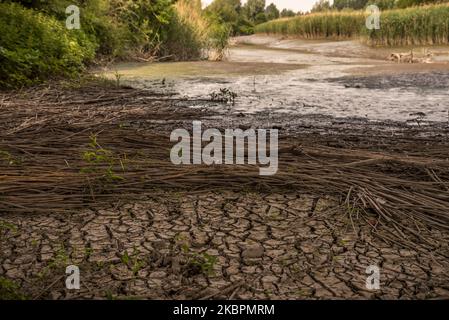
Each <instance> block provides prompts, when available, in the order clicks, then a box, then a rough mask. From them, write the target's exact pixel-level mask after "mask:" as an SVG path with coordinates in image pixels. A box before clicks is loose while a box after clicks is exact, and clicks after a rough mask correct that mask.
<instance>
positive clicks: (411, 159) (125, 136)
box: [0, 86, 449, 248]
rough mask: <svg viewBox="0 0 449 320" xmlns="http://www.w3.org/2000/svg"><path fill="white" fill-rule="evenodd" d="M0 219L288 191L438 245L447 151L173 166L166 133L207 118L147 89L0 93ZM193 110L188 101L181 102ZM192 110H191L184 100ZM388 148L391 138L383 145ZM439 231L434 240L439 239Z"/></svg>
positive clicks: (292, 141)
mask: <svg viewBox="0 0 449 320" xmlns="http://www.w3.org/2000/svg"><path fill="white" fill-rule="evenodd" d="M0 102H1V103H0V119H1V120H0V127H1V129H2V130H1V133H0V215H5V214H11V213H26V214H35V213H39V212H45V213H48V212H76V211H78V210H80V209H82V208H90V207H97V206H102V205H104V204H105V203H111V202H113V203H114V202H117V201H119V200H122V201H131V200H132V199H136V198H139V197H141V196H142V195H145V194H151V195H153V196H154V195H158V194H164V193H165V192H167V191H180V190H182V191H188V192H202V191H205V190H211V189H212V190H234V191H242V192H254V191H260V192H289V191H295V192H297V191H298V190H300V191H301V192H304V193H312V194H315V195H318V196H320V195H321V196H333V197H337V198H340V199H341V206H342V207H343V208H344V211H345V212H346V213H347V214H348V217H349V218H350V219H351V220H352V219H355V218H356V217H358V218H363V219H366V221H367V222H368V223H370V224H371V225H372V226H373V230H377V229H378V228H382V227H383V226H389V227H390V228H393V230H397V231H395V233H394V234H383V235H382V237H384V238H386V239H387V240H389V241H398V240H397V239H398V238H400V239H401V241H402V243H403V244H404V245H407V246H414V243H415V242H416V241H418V240H416V239H419V241H420V243H421V245H422V246H427V247H428V248H435V246H437V244H436V243H435V242H433V240H431V239H428V238H427V237H426V236H424V234H426V233H423V231H427V232H430V230H440V231H441V232H447V231H449V182H448V181H449V160H448V159H449V148H448V146H447V144H445V143H444V142H441V141H440V142H433V140H432V139H428V140H426V141H424V142H420V141H419V140H417V139H414V138H413V137H408V138H407V137H402V138H401V139H402V140H401V141H395V140H394V138H391V139H389V141H390V143H391V145H390V147H391V149H392V150H394V151H389V150H388V148H386V149H385V150H379V149H378V148H371V147H370V145H371V144H373V145H375V144H376V143H377V142H378V140H379V139H381V138H380V137H379V136H373V133H372V132H363V133H360V134H359V135H358V136H357V139H358V140H359V141H362V142H361V143H360V145H361V146H362V145H363V147H359V148H355V147H354V146H353V145H352V146H350V145H347V146H345V145H339V146H338V147H332V146H330V145H332V143H333V142H335V141H340V143H341V142H344V141H345V137H338V136H335V135H329V136H326V135H324V136H321V137H320V138H319V141H318V140H316V139H315V138H314V139H312V138H310V137H308V136H307V135H302V136H301V137H296V136H282V137H281V140H280V149H279V157H280V159H279V161H280V163H279V171H278V173H277V174H275V175H273V176H259V175H258V168H257V167H255V166H249V165H234V166H229V165H223V166H220V165H215V166H203V165H195V166H192V165H173V164H172V163H171V162H170V159H169V152H170V142H169V132H170V131H171V130H172V129H173V128H174V127H179V126H182V125H186V127H189V126H191V121H192V120H193V119H199V117H201V116H204V113H201V112H200V111H198V110H192V109H189V108H179V107H175V106H174V104H179V103H181V102H183V101H182V100H179V99H177V98H175V97H172V96H167V95H160V94H157V93H154V92H150V91H143V90H135V89H123V88H103V87H101V86H92V87H89V88H87V89H86V88H84V89H76V90H66V91H64V93H62V92H61V90H58V89H53V88H44V89H39V90H29V91H27V92H26V93H14V94H11V93H7V94H2V95H1V96H0ZM184 102H186V101H184ZM186 103H191V102H189V101H187V102H186ZM382 139H383V138H382ZM432 232H433V231H432Z"/></svg>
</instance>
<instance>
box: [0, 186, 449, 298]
mask: <svg viewBox="0 0 449 320" xmlns="http://www.w3.org/2000/svg"><path fill="white" fill-rule="evenodd" d="M354 219H355V220H356V221H353V222H355V225H354V224H352V223H351V221H350V218H349V217H348V215H347V214H345V209H344V207H342V206H341V205H339V202H338V201H337V200H336V199H333V198H326V197H321V198H317V197H314V196H310V195H306V194H300V193H298V192H292V193H290V194H266V193H254V192H249V191H248V192H239V193H235V192H230V191H226V192H219V191H209V192H206V191H204V192H198V193H180V192H171V193H166V194H165V196H164V197H159V196H149V197H145V198H142V199H141V200H139V201H136V202H132V203H121V202H118V203H115V204H111V205H110V206H108V207H104V208H102V209H95V210H93V209H87V210H83V211H80V212H77V213H74V214H55V213H48V214H35V215H29V214H28V215H27V217H26V219H24V217H23V215H21V214H8V215H5V216H2V218H1V220H0V250H1V253H0V274H1V275H4V277H6V278H7V279H8V281H10V282H11V283H14V284H15V285H16V286H17V288H16V289H17V290H18V291H20V294H21V295H24V296H25V297H28V298H35V299H74V298H75V299H76V298H83V299H85V298H96V299H115V298H119V299H120V298H127V299H130V298H138V299H142V298H149V299H202V298H203V299H211V298H212V299H215V298H225V299H228V298H232V299H322V298H330V299H340V298H355V299H366V298H382V299H389V298H391V299H397V298H405V299H408V298H443V297H449V275H448V274H447V270H449V261H448V259H447V258H445V257H442V256H441V255H437V254H433V253H432V252H421V251H418V250H416V251H415V250H412V249H405V248H404V247H403V246H401V245H399V244H394V243H393V244H392V243H391V242H390V243H387V242H385V241H384V240H382V239H381V238H379V237H377V236H376V235H375V234H373V232H372V227H371V226H370V225H369V224H368V223H366V222H364V220H362V219H357V217H354ZM381 231H382V230H381ZM385 232H388V230H385ZM432 235H433V237H435V238H439V241H440V243H441V246H442V247H444V248H446V250H445V252H446V253H447V252H448V250H447V248H448V243H449V236H448V235H447V234H437V232H436V231H435V232H434V233H433V234H432ZM71 264H74V265H77V266H78V267H79V268H80V278H81V287H80V289H79V290H69V289H66V287H65V279H66V274H65V268H66V266H67V265H71ZM370 265H376V266H378V267H379V268H380V289H379V290H368V289H367V288H366V285H365V284H366V279H367V276H368V274H366V268H367V267H368V266H370Z"/></svg>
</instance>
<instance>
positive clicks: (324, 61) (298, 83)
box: [107, 36, 449, 122]
mask: <svg viewBox="0 0 449 320" xmlns="http://www.w3.org/2000/svg"><path fill="white" fill-rule="evenodd" d="M386 54H387V51H386V50H385V49H383V50H377V49H371V48H368V47H365V46H363V45H361V44H359V43H357V42H354V41H340V42H329V41H327V42H324V41H304V40H279V39H275V38H270V37H260V36H253V37H247V38H244V40H243V41H242V40H241V39H239V41H238V44H237V45H234V46H232V47H231V48H230V50H229V52H228V56H227V61H224V62H209V61H200V62H175V63H170V62H167V63H126V64H118V65H116V66H115V67H114V68H113V70H114V71H110V72H108V73H107V75H108V76H110V77H114V73H115V71H117V72H118V73H120V75H121V81H125V82H129V83H130V84H132V85H134V86H139V87H151V88H152V89H157V90H161V91H173V92H176V93H178V94H179V95H181V96H188V97H195V98H209V97H210V94H211V93H212V92H214V91H218V90H219V89H220V88H229V89H230V90H232V91H234V92H235V93H237V99H236V102H235V105H234V106H230V105H228V106H227V107H226V108H225V109H226V110H228V111H229V109H232V110H234V111H236V112H243V113H254V112H259V111H264V112H265V113H267V112H268V113H289V114H290V113H294V114H295V115H298V114H299V115H301V114H304V115H310V114H320V115H325V116H334V117H350V118H354V117H356V118H363V119H367V120H395V121H411V120H413V119H415V118H416V113H417V112H421V113H424V114H420V116H419V117H420V118H423V119H424V120H427V121H438V122H440V121H448V110H449V90H448V87H449V67H448V66H447V65H446V64H441V65H440V64H429V65H428V66H429V67H427V66H426V65H419V66H417V65H415V64H414V65H410V67H409V66H407V65H404V64H401V65H397V64H395V63H392V62H388V61H386V60H385V59H384V58H382V57H384V56H385V55H386ZM381 58H382V59H381ZM444 59H445V56H444V55H440V56H438V59H436V60H444ZM430 66H431V67H432V68H430ZM354 70H358V74H359V75H356V74H355V73H354ZM361 70H362V72H360V71H361ZM379 70H383V71H382V72H381V74H379ZM376 71H377V74H376ZM360 74H361V75H360ZM191 106H192V107H199V106H201V107H204V103H201V104H198V105H195V104H194V103H192V105H191ZM208 107H209V108H214V109H217V110H222V109H224V107H223V105H221V104H217V103H210V104H208Z"/></svg>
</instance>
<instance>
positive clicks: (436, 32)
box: [255, 4, 449, 46]
mask: <svg viewBox="0 0 449 320" xmlns="http://www.w3.org/2000/svg"><path fill="white" fill-rule="evenodd" d="M366 17H367V14H366V13H365V12H364V11H339V12H323V13H313V14H308V15H304V16H296V17H293V18H284V19H278V20H273V21H269V22H266V23H263V24H260V25H258V26H256V27H255V32H256V33H267V34H281V35H285V36H295V37H300V38H304V39H339V40H340V39H350V38H359V39H361V40H362V41H363V42H365V43H367V44H369V45H375V46H403V45H443V44H448V43H449V4H439V5H427V6H419V7H411V8H406V9H395V10H387V11H382V12H381V15H380V29H379V30H368V29H367V28H366V26H365V21H366Z"/></svg>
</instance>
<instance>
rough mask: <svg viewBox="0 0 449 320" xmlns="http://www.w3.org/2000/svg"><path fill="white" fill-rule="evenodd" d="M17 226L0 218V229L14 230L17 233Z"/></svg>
mask: <svg viewBox="0 0 449 320" xmlns="http://www.w3.org/2000/svg"><path fill="white" fill-rule="evenodd" d="M17 229H18V228H17V226H16V225H15V224H12V223H10V222H7V221H5V220H0V231H3V230H5V231H12V232H13V233H17Z"/></svg>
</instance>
